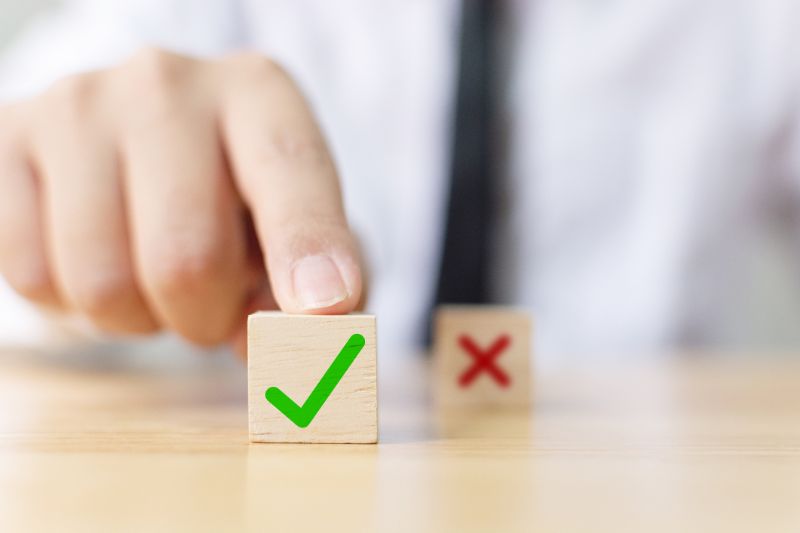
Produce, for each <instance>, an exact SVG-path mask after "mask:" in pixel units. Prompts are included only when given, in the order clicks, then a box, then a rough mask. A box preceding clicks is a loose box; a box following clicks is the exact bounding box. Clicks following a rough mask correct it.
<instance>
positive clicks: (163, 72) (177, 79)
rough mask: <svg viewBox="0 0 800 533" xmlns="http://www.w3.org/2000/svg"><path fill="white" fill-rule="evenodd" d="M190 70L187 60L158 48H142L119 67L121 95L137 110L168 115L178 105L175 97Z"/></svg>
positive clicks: (189, 62)
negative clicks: (121, 67)
mask: <svg viewBox="0 0 800 533" xmlns="http://www.w3.org/2000/svg"><path fill="white" fill-rule="evenodd" d="M190 70H191V61H190V60H189V59H188V58H185V57H183V56H179V55H177V54H174V53H171V52H167V51H165V50H161V49H159V48H145V49H143V50H141V51H139V52H138V53H137V54H135V55H134V56H133V57H132V58H131V59H130V60H129V61H128V63H126V64H125V65H124V66H123V71H124V74H123V76H124V78H125V90H124V91H123V92H125V93H127V96H128V97H129V100H130V101H135V102H138V105H137V107H139V108H140V109H141V108H142V107H144V109H150V110H151V111H153V110H155V111H159V112H161V111H168V110H170V109H172V108H174V107H175V105H176V104H177V103H178V100H179V98H178V93H179V92H180V90H181V88H182V87H183V86H184V84H185V81H186V80H187V78H188V76H189V73H190Z"/></svg>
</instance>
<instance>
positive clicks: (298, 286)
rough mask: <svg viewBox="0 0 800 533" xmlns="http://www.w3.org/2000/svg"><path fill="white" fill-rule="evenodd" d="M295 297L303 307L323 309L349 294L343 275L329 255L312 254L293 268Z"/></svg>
mask: <svg viewBox="0 0 800 533" xmlns="http://www.w3.org/2000/svg"><path fill="white" fill-rule="evenodd" d="M292 283H293V284H294V297H295V299H296V300H297V302H298V303H299V304H300V307H301V308H302V309H322V308H325V307H330V306H332V305H334V304H337V303H339V302H341V301H343V300H345V299H347V297H348V296H349V294H348V292H347V287H345V285H344V280H342V275H341V274H340V273H339V269H338V268H337V267H336V264H335V263H334V262H333V260H332V259H331V258H330V257H328V256H327V255H310V256H308V257H304V258H303V259H301V260H299V261H298V262H297V263H295V265H294V268H293V270H292Z"/></svg>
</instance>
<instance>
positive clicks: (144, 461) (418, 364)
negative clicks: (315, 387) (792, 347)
mask: <svg viewBox="0 0 800 533" xmlns="http://www.w3.org/2000/svg"><path fill="white" fill-rule="evenodd" d="M384 352H385V350H384ZM26 355H27V354H14V353H2V352H0V405H2V408H0V531H2V532H4V533H5V532H9V533H16V532H25V533H28V532H32V533H37V532H45V531H59V532H60V531H80V532H82V533H84V532H88V533H91V532H103V533H105V532H108V531H114V532H139V531H193V532H201V533H202V532H207V531H208V532H218V531H253V532H261V531H348V532H349V531H370V532H372V531H377V532H404V533H405V532H408V531H415V532H416V531H420V532H423V533H425V532H437V533H438V532H442V531H458V532H466V533H470V532H484V531H503V532H510V533H516V532H520V533H522V532H525V533H527V532H530V531H557V532H559V533H583V532H586V531H591V532H606V531H608V532H614V533H620V532H622V533H626V532H632V533H640V532H643V531H646V532H648V533H674V532H676V531H679V532H681V533H715V532H720V533H753V532H759V533H760V532H769V533H797V531H798V524H800V506H798V501H800V423H799V421H800V386H798V384H800V357H795V356H786V357H774V356H772V355H771V354H768V353H754V354H750V357H747V356H741V357H733V358H731V357H703V356H701V355H695V356H692V357H688V356H684V355H683V354H677V353H676V354H664V355H663V357H647V356H646V354H633V356H632V357H629V358H619V359H613V360H604V361H603V362H602V363H599V362H590V361H591V358H592V355H593V354H587V355H586V356H585V357H583V358H581V359H579V360H577V361H575V362H569V361H564V362H563V363H562V364H561V365H560V366H559V367H558V368H550V369H546V370H543V371H540V372H538V373H537V375H536V386H535V387H534V402H533V405H532V407H531V409H530V410H512V409H503V410H499V411H498V410H493V411H488V412H486V411H480V410H469V411H464V410H461V409H457V410H451V409H447V408H435V407H434V406H432V405H431V403H430V397H429V393H430V391H431V388H432V387H431V386H432V382H431V380H430V373H429V368H428V365H427V362H428V360H427V359H426V358H424V357H422V356H421V354H412V353H398V354H388V355H390V356H389V357H387V354H386V353H382V357H381V365H380V368H379V371H380V373H381V387H380V391H379V393H380V397H381V398H380V401H381V418H380V426H381V428H380V429H381V443H380V444H378V445H376V446H350V445H335V444H333V445H331V444H324V445H322V444H320V445H315V444H271V445H253V444H249V441H248V434H247V394H246V389H247V379H246V371H245V369H244V368H243V367H241V365H239V364H238V363H237V362H236V361H233V360H232V359H227V360H226V359H225V358H224V357H215V358H210V359H209V358H197V359H193V360H191V361H185V364H182V365H178V364H177V363H174V361H175V360H176V358H177V354H173V353H169V352H165V353H162V354H158V357H153V358H152V362H151V363H148V364H145V363H143V362H142V361H141V360H140V359H139V358H138V357H137V356H135V355H131V356H130V357H128V356H127V355H126V354H124V353H121V352H118V351H112V350H110V349H108V348H106V349H105V350H102V349H101V350H97V351H96V352H95V353H91V354H90V353H86V354H79V355H78V357H70V358H69V359H60V360H57V359H55V358H48V359H47V360H44V359H41V358H34V357H29V356H26ZM392 355H394V356H395V357H391V356H392ZM798 355H800V354H798Z"/></svg>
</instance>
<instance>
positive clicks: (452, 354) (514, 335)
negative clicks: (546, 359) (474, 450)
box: [434, 305, 532, 407]
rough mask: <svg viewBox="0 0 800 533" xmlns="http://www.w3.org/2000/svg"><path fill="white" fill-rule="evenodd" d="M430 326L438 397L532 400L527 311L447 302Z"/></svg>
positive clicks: (444, 400)
mask: <svg viewBox="0 0 800 533" xmlns="http://www.w3.org/2000/svg"><path fill="white" fill-rule="evenodd" d="M434 331H435V333H434V335H435V337H434V357H435V361H434V364H435V367H436V378H435V379H436V381H435V383H436V388H435V392H434V395H435V397H436V399H437V401H438V403H440V404H442V405H452V406H484V407H492V406H528V405H530V399H531V371H530V359H531V332H532V320H531V317H530V314H529V313H527V312H525V311H522V310H519V309H514V308H508V307H497V306H471V305H470V306H466V305H447V306H442V307H440V308H439V309H437V312H436V317H435V330H434Z"/></svg>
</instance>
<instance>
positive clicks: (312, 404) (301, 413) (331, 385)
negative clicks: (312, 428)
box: [264, 333, 365, 428]
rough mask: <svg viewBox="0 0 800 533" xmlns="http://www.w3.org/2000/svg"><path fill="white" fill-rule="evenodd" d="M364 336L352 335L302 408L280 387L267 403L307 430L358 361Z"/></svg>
mask: <svg viewBox="0 0 800 533" xmlns="http://www.w3.org/2000/svg"><path fill="white" fill-rule="evenodd" d="M364 342H365V341H364V336H363V335H360V334H358V333H356V334H354V335H352V336H351V337H350V338H349V339H348V340H347V342H346V343H345V345H344V346H343V347H342V349H341V350H340V351H339V355H337V356H336V359H334V360H333V363H331V366H329V367H328V370H326V371H325V373H324V374H323V375H322V378H321V379H320V380H319V383H317V386H316V387H314V390H312V391H311V394H310V395H309V396H308V399H307V400H306V401H305V403H304V404H303V406H302V407H300V406H299V405H297V404H296V403H294V401H293V400H292V399H291V398H289V397H288V396H286V393H284V392H283V391H282V390H280V389H279V388H278V387H270V388H268V389H267V392H265V393H264V396H265V397H266V398H267V401H268V402H269V403H271V404H272V405H273V406H274V407H275V409H277V410H278V411H280V412H281V413H283V414H284V416H286V418H288V419H289V420H291V421H292V422H294V423H295V425H296V426H297V427H301V428H305V427H308V425H309V424H310V423H311V421H312V420H314V417H315V416H317V413H318V412H319V410H320V409H321V408H322V406H323V404H324V403H325V402H326V401H327V400H328V397H329V396H330V395H331V393H332V392H333V389H335V388H336V385H338V384H339V382H340V381H341V380H342V376H344V374H345V372H347V370H348V369H349V368H350V365H352V364H353V361H355V360H356V356H358V354H359V353H360V352H361V348H363V347H364Z"/></svg>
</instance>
